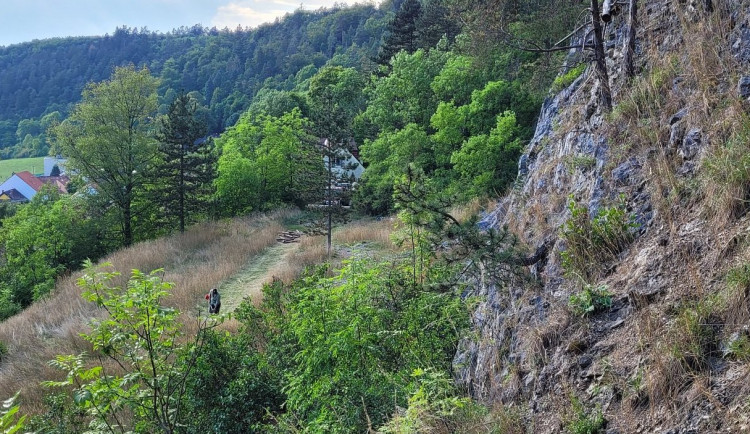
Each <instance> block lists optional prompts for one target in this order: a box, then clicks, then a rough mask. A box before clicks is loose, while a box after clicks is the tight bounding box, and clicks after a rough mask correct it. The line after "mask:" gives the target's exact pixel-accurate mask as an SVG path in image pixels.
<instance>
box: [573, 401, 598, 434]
mask: <svg viewBox="0 0 750 434" xmlns="http://www.w3.org/2000/svg"><path fill="white" fill-rule="evenodd" d="M570 405H571V412H572V414H571V415H570V416H569V417H568V420H567V422H566V423H565V430H566V431H567V432H568V433H570V434H597V433H600V432H603V431H604V429H605V428H606V426H607V420H606V419H605V418H604V415H603V414H602V410H601V409H600V408H599V407H597V408H596V409H595V410H594V411H591V412H589V411H586V408H585V407H584V406H583V404H582V403H581V401H580V400H579V399H578V397H577V396H575V395H572V396H571V398H570Z"/></svg>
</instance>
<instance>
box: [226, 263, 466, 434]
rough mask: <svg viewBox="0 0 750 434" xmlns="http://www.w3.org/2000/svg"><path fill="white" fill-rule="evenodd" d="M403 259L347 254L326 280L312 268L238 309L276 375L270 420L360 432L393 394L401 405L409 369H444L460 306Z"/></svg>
mask: <svg viewBox="0 0 750 434" xmlns="http://www.w3.org/2000/svg"><path fill="white" fill-rule="evenodd" d="M406 264H408V262H406ZM406 264H404V263H402V262H401V261H396V262H393V263H391V262H381V261H374V260H373V259H372V258H366V257H359V255H357V254H355V256H354V259H352V260H349V261H346V262H345V263H344V265H343V267H342V269H341V271H340V272H339V273H337V274H336V275H335V276H333V277H326V273H327V270H326V268H323V267H322V268H318V269H317V270H315V271H312V272H311V273H310V274H307V275H306V276H305V277H304V278H303V279H301V280H299V281H297V282H295V283H294V284H293V285H292V286H286V285H284V284H282V283H281V282H279V281H276V282H274V284H272V285H268V286H266V287H265V288H264V298H263V303H262V305H261V306H259V307H258V308H255V307H252V305H250V304H249V303H243V306H241V307H240V309H238V312H237V317H238V318H239V319H240V320H241V321H242V322H243V324H244V332H243V333H245V334H247V335H248V338H249V339H250V342H251V343H252V344H251V346H252V347H254V348H263V349H264V350H263V356H264V357H263V359H264V360H266V362H265V363H267V364H268V366H269V368H270V369H271V372H276V373H277V375H278V376H277V377H275V378H281V379H283V382H282V386H281V389H282V390H283V391H284V393H285V396H286V402H285V406H284V407H285V410H286V412H285V413H284V414H280V415H278V417H277V418H276V419H277V421H276V423H278V424H280V426H285V427H287V428H288V429H289V430H294V429H304V430H309V431H311V432H351V431H353V430H354V431H363V430H366V429H367V427H368V426H379V425H380V424H382V423H384V422H385V421H386V420H387V419H388V418H389V417H390V415H391V412H392V411H393V405H394V399H395V400H396V401H395V404H396V405H401V406H405V405H407V397H408V396H409V395H410V394H412V393H413V392H414V391H415V390H417V387H416V386H415V384H416V382H417V381H418V379H416V378H415V377H413V376H412V375H411V374H412V373H413V372H414V370H416V369H431V370H434V372H442V373H445V374H444V375H447V374H448V373H449V372H450V369H451V360H452V358H453V354H454V352H455V348H456V344H457V341H458V338H459V336H460V333H461V332H462V330H464V329H465V327H466V326H467V325H468V316H467V310H466V308H465V306H464V305H463V302H462V301H461V299H460V298H459V297H457V294H456V293H455V291H453V290H444V291H436V290H434V289H430V288H429V287H425V286H421V285H418V284H417V285H415V284H414V282H413V281H412V279H411V278H410V271H411V270H410V268H409V267H405V266H404V265H406ZM431 372H433V371H431Z"/></svg>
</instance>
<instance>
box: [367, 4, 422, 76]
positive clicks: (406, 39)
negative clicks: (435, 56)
mask: <svg viewBox="0 0 750 434" xmlns="http://www.w3.org/2000/svg"><path fill="white" fill-rule="evenodd" d="M421 12H422V5H421V4H420V3H419V0H406V1H404V3H402V4H401V8H400V9H399V10H398V12H396V16H395V17H393V21H391V22H390V23H389V24H388V36H387V37H386V38H385V41H384V42H383V46H382V47H380V52H379V53H378V56H377V59H375V60H376V62H377V63H378V64H380V65H388V63H389V62H390V60H391V58H392V57H393V55H394V54H396V53H398V52H399V51H401V50H405V51H406V52H408V53H413V52H415V51H416V50H417V48H419V44H418V42H419V38H418V35H417V20H418V19H419V16H420V14H421Z"/></svg>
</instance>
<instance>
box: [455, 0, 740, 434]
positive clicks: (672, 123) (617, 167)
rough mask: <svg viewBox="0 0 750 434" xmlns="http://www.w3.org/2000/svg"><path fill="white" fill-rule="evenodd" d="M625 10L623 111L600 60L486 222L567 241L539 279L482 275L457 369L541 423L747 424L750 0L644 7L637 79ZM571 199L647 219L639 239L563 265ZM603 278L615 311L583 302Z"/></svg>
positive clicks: (558, 106) (629, 427) (492, 398)
mask: <svg viewBox="0 0 750 434" xmlns="http://www.w3.org/2000/svg"><path fill="white" fill-rule="evenodd" d="M623 8H624V10H623V11H621V13H620V15H618V16H616V17H615V19H614V20H613V22H612V23H610V25H609V26H608V28H607V29H606V34H605V39H606V40H607V44H606V45H607V47H606V48H607V57H608V60H607V64H608V69H609V73H610V85H611V87H612V89H613V102H614V109H613V111H612V112H611V113H605V112H603V111H602V109H601V107H598V106H597V104H596V98H595V95H596V92H598V87H599V86H598V83H597V82H596V78H595V75H594V74H593V72H592V69H593V67H589V68H588V70H587V71H586V72H585V73H584V74H583V75H582V76H580V77H579V78H578V79H577V80H576V81H575V82H574V83H572V84H571V85H570V86H569V87H568V88H567V89H564V90H563V91H561V92H560V93H559V94H557V95H554V96H551V97H550V98H548V100H547V101H546V102H545V104H544V107H543V109H542V113H541V115H540V119H539V121H538V126H537V129H536V134H535V136H534V138H533V139H532V141H531V143H530V144H529V145H528V147H527V149H526V151H525V154H524V156H523V157H522V158H521V161H520V164H519V175H520V179H519V182H518V183H517V185H516V187H515V188H514V189H513V191H511V192H510V193H509V194H508V195H507V196H506V197H505V198H503V199H502V200H501V201H500V203H499V205H498V207H497V209H496V210H494V211H493V212H492V213H490V214H488V215H487V216H486V217H485V219H484V224H486V225H488V226H494V227H503V226H507V227H509V228H510V229H511V230H513V231H514V232H515V233H516V234H517V235H518V236H519V237H520V239H521V240H522V241H523V242H525V243H526V244H527V245H529V247H530V248H531V250H533V249H534V248H536V247H538V246H540V245H542V244H543V243H545V242H546V243H549V244H550V245H553V247H552V248H551V250H550V252H549V254H548V255H547V258H546V259H545V260H543V261H541V262H539V263H537V264H536V265H534V266H533V267H531V269H530V271H531V274H532V275H533V276H534V279H532V281H530V282H529V281H524V282H520V283H519V282H516V281H514V282H513V283H508V282H492V281H486V280H483V279H481V278H478V280H477V282H476V285H475V287H474V294H475V295H477V296H479V299H480V300H481V301H480V303H479V306H478V308H477V310H476V311H475V313H474V316H473V321H474V326H475V328H476V330H477V336H476V337H475V338H473V339H467V340H466V341H464V342H462V343H461V346H460V350H459V352H458V354H457V356H456V360H455V365H456V369H457V376H458V379H459V382H460V383H462V384H463V385H465V386H466V387H467V388H468V389H469V392H470V393H471V394H472V396H474V397H475V398H477V399H479V400H481V401H483V402H485V403H488V404H492V405H502V406H504V407H505V408H506V409H507V411H511V412H513V413H514V414H517V415H519V416H520V417H521V418H522V419H523V420H524V421H525V424H527V425H528V427H529V430H530V431H533V432H550V433H551V432H560V431H562V430H564V429H568V430H572V428H571V427H572V424H573V422H572V421H574V420H576V418H578V419H581V418H583V419H586V418H588V419H589V420H591V421H593V420H594V419H595V416H596V414H598V413H601V414H602V415H603V417H604V419H605V421H606V422H605V424H604V426H605V428H604V429H605V430H606V432H612V433H616V432H619V433H630V432H664V433H678V432H696V433H697V432H700V433H704V432H742V431H743V430H749V429H750V400H749V398H750V382H748V373H749V372H750V345H749V344H748V342H750V341H748V326H749V325H750V322H749V321H748V320H749V319H750V310H749V309H748V306H750V301H749V299H748V297H749V293H750V265H748V264H750V215H748V214H747V211H748V210H749V209H750V207H749V206H748V200H749V199H750V160H748V156H747V155H748V154H750V143H748V142H749V141H750V133H749V132H750V120H749V119H750V117H748V112H749V110H750V103H749V102H748V99H747V98H748V96H750V89H749V87H750V78H748V77H747V76H748V75H749V74H750V66H749V64H750V2H748V1H746V0H700V1H698V0H646V1H645V2H640V6H639V15H638V33H637V35H638V38H637V49H636V54H637V64H638V65H637V69H638V73H637V76H636V77H635V78H634V79H633V80H627V79H626V78H625V77H624V74H623V72H622V67H621V59H622V52H623V44H624V41H623V38H624V33H625V32H624V27H625V24H626V21H627V18H626V15H627V14H626V13H625V12H626V8H627V6H626V5H623ZM571 201H572V202H573V203H574V204H575V205H573V208H575V209H577V210H579V211H580V210H586V211H587V212H588V217H589V218H590V219H592V218H594V216H596V215H597V213H598V212H600V211H604V212H606V211H607V210H610V211H611V210H614V209H620V210H622V211H625V212H626V215H628V216H632V218H633V221H634V222H635V224H633V225H631V226H630V228H628V229H626V231H627V234H628V236H627V237H626V239H627V241H628V242H627V243H625V244H626V245H625V246H624V248H618V249H615V250H614V251H612V252H611V253H612V255H600V254H599V251H597V250H593V249H592V250H591V251H589V252H588V254H589V255H590V256H589V257H587V258H586V261H583V264H584V265H582V266H579V268H578V269H576V268H572V267H571V266H570V265H565V266H564V264H563V263H564V262H565V261H564V260H563V258H564V257H565V253H563V252H566V251H567V252H568V254H570V253H571V252H576V250H575V249H574V247H576V246H571V245H570V244H571V236H570V235H566V229H565V225H566V222H568V221H569V220H570V219H572V218H574V217H573V216H572V213H571V210H572V209H573V208H571V205H570V203H571ZM618 207H621V208H618ZM583 226H586V225H583ZM574 227H575V226H574ZM569 230H570V227H569V229H568V233H569ZM613 230H617V228H615V229H613ZM631 239H632V241H631ZM592 245H595V244H592ZM579 247H580V246H579ZM610 250H612V249H610ZM605 253H607V252H606V250H605ZM587 261H588V262H587ZM587 264H588V265H587ZM582 268H583V269H585V270H584V271H583V272H582V271H581V269H582ZM596 288H606V291H605V292H608V293H610V294H611V297H610V298H609V302H610V303H611V306H608V307H607V306H606V303H604V304H605V305H603V306H602V307H603V308H601V309H597V310H596V311H594V312H593V313H588V314H578V313H576V312H575V310H574V309H573V308H572V307H571V306H570V304H571V303H570V301H571V296H576V295H580V294H582V293H583V292H585V291H587V290H588V291H589V293H591V292H592V291H595V290H596ZM578 403H580V404H581V405H580V406H579V405H578ZM584 414H585V415H587V416H583V415H584Z"/></svg>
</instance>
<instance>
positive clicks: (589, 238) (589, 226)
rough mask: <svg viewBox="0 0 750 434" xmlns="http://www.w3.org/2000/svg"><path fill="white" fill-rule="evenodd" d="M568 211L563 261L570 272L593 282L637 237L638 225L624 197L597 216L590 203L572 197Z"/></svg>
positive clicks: (564, 234)
mask: <svg viewBox="0 0 750 434" xmlns="http://www.w3.org/2000/svg"><path fill="white" fill-rule="evenodd" d="M568 210H569V211H570V214H571V216H570V218H569V219H568V220H567V221H566V222H565V224H564V225H563V228H562V234H561V235H562V238H563V239H564V240H565V242H566V243H567V249H566V250H565V251H564V252H562V253H561V256H562V264H563V267H564V268H565V270H566V272H567V273H569V274H571V275H575V276H578V277H579V278H581V279H583V281H584V282H592V281H593V280H594V279H596V278H597V277H599V275H600V274H601V273H602V272H603V270H604V268H605V266H606V265H607V264H609V263H610V262H611V261H613V260H615V259H616V258H617V255H619V254H620V252H622V251H623V250H624V249H625V248H626V247H627V246H628V245H629V244H630V243H631V242H632V241H633V240H634V239H635V230H636V229H637V228H638V224H637V223H636V222H635V221H634V220H633V216H632V215H630V214H628V213H627V211H626V210H625V202H624V198H623V197H621V198H620V202H619V203H618V204H617V205H614V206H610V207H603V208H601V209H600V210H599V212H598V213H597V215H596V216H595V217H594V218H593V219H591V218H589V212H588V209H587V208H586V206H584V205H580V206H579V205H577V204H576V202H575V200H573V197H572V196H571V197H570V200H569V201H568Z"/></svg>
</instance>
